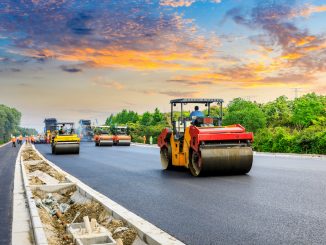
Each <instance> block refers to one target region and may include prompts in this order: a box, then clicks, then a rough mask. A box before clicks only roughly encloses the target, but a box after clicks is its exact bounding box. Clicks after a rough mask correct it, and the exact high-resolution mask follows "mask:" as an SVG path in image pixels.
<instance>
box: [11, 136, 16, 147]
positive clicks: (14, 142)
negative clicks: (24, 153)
mask: <svg viewBox="0 0 326 245" xmlns="http://www.w3.org/2000/svg"><path fill="white" fill-rule="evenodd" d="M11 142H12V147H16V137H15V136H13V137H12V138H11Z"/></svg>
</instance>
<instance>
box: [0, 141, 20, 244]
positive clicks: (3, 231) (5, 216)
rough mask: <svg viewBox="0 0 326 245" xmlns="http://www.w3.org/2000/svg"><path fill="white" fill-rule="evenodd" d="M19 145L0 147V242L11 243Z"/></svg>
mask: <svg viewBox="0 0 326 245" xmlns="http://www.w3.org/2000/svg"><path fill="white" fill-rule="evenodd" d="M18 150H19V147H16V148H12V147H11V144H9V145H6V146H3V147H0V244H1V245H2V244H3V245H8V244H11V224H12V201H13V200H12V197H13V195H12V194H13V193H12V192H13V188H14V172H15V163H16V158H17V153H18Z"/></svg>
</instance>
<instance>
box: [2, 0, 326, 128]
mask: <svg viewBox="0 0 326 245" xmlns="http://www.w3.org/2000/svg"><path fill="white" fill-rule="evenodd" d="M0 85H1V89H0V104H6V105H8V106H12V107H16V108H17V109H18V110H20V111H21V112H22V113H23V118H22V126H26V127H35V128H37V129H38V130H41V129H42V127H43V120H44V118H45V117H56V118H58V119H59V120H65V121H78V120H79V119H81V118H83V119H92V120H94V119H98V121H99V123H103V122H104V120H105V118H106V117H107V116H108V115H109V114H110V113H115V112H118V111H120V110H121V109H123V108H126V109H130V110H135V111H137V112H139V113H142V112H144V111H146V110H153V109H154V108H155V107H159V108H160V109H161V111H168V110H169V100H170V99H173V98H177V97H213V98H223V99H224V100H225V101H229V100H231V99H232V98H235V97H243V98H247V99H250V100H255V101H258V102H266V101H269V100H273V99H275V98H276V97H278V96H280V95H287V96H288V97H289V98H291V99H292V98H293V97H294V88H300V93H307V92H313V91H314V92H317V93H319V94H326V2H325V0H310V1H303V0H297V1H295V0H284V1H281V0H274V1H272V0H264V1H261V0H157V1H150V0H139V1H138V0H131V1H125V0H120V1H118V0H117V1H106V0H2V1H1V2H0Z"/></svg>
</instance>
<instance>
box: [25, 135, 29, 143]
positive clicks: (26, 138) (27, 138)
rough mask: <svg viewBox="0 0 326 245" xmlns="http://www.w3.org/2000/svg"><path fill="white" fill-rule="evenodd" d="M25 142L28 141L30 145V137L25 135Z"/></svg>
mask: <svg viewBox="0 0 326 245" xmlns="http://www.w3.org/2000/svg"><path fill="white" fill-rule="evenodd" d="M25 141H26V144H28V143H29V137H28V135H25Z"/></svg>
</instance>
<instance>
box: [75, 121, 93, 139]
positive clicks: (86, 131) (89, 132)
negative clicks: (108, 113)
mask: <svg viewBox="0 0 326 245" xmlns="http://www.w3.org/2000/svg"><path fill="white" fill-rule="evenodd" d="M78 134H79V136H80V138H81V140H82V141H92V139H93V136H94V132H93V129H92V125H91V120H85V119H81V120H79V127H78Z"/></svg>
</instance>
